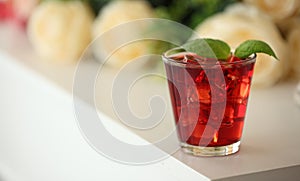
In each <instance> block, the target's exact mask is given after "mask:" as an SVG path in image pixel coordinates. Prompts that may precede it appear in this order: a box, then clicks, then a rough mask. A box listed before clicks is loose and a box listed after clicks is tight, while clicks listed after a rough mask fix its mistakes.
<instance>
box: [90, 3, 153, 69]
mask: <svg viewBox="0 0 300 181" xmlns="http://www.w3.org/2000/svg"><path fill="white" fill-rule="evenodd" d="M153 17H154V12H153V9H152V8H151V6H150V5H149V4H148V3H147V2H146V1H143V0H139V1H137V0H133V1H112V2H111V3H109V4H108V5H107V6H105V7H104V8H103V9H102V11H101V12H100V14H99V16H98V17H97V18H96V20H95V22H94V26H93V39H94V40H95V41H94V42H93V53H94V55H95V57H96V58H97V59H98V60H99V61H102V62H104V61H106V62H105V63H106V64H108V65H111V66H113V67H121V66H123V65H124V64H126V63H127V62H129V61H131V60H134V59H135V58H137V57H139V56H143V55H145V54H147V53H148V52H149V42H148V41H136V42H131V43H130V42H126V39H130V38H128V37H129V36H133V37H136V36H135V35H139V34H143V33H145V32H146V31H147V27H146V26H143V24H142V23H139V22H136V23H134V25H132V26H130V27H128V26H126V28H125V29H124V28H123V29H122V28H120V29H118V31H110V30H111V29H112V28H117V26H118V25H120V24H123V23H127V22H130V21H133V20H137V19H143V18H153ZM107 31H109V33H108V34H105V36H101V35H102V34H103V33H105V32H107ZM99 36H101V38H98V37H99ZM97 38H98V39H97ZM133 39H134V38H133ZM127 43H128V44H127ZM119 45H123V46H122V47H119ZM116 47H117V48H118V49H116ZM112 53H113V54H112ZM111 54H112V56H111V57H110V58H109V59H107V58H108V57H109V56H110V55H111Z"/></svg>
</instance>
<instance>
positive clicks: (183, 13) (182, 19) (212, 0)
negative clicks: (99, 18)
mask: <svg viewBox="0 0 300 181" xmlns="http://www.w3.org/2000/svg"><path fill="white" fill-rule="evenodd" d="M42 1H54V0H42ZM58 1H75V0H58ZM80 1H83V2H86V3H88V4H89V5H90V7H91V8H92V10H93V12H94V13H95V15H97V14H98V13H99V11H100V10H101V9H102V8H103V7H104V6H105V5H106V4H107V3H108V2H109V1H113V0H80ZM237 1H239V0H148V2H149V3H150V4H151V5H152V6H153V8H155V12H156V14H157V16H158V17H159V18H166V19H170V20H173V21H177V22H179V23H182V24H184V25H186V26H189V27H190V28H195V27H196V26H197V25H198V24H200V23H201V22H202V21H203V20H205V19H206V18H207V17H209V16H211V15H213V14H215V13H217V12H220V11H223V10H224V9H225V8H226V6H228V5H230V4H232V3H235V2H237ZM128 11H134V10H132V9H129V10H128Z"/></svg>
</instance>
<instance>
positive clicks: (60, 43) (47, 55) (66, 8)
mask: <svg viewBox="0 0 300 181" xmlns="http://www.w3.org/2000/svg"><path fill="white" fill-rule="evenodd" d="M92 23H93V15H92V12H91V10H90V9H89V8H88V6H86V5H85V4H83V3H82V2H80V1H69V2H61V1H46V2H44V3H42V4H40V5H39V6H38V7H37V8H36V9H35V11H34V12H33V14H32V16H31V18H30V20H29V25H28V36H29V40H30V41H31V43H32V45H33V47H34V49H35V50H36V52H37V53H38V54H39V55H40V56H41V57H42V58H43V59H45V60H48V61H50V62H59V63H70V62H74V61H77V60H78V59H79V58H80V56H81V54H82V53H83V51H84V50H85V48H86V47H87V45H88V44H89V43H90V41H91V27H92Z"/></svg>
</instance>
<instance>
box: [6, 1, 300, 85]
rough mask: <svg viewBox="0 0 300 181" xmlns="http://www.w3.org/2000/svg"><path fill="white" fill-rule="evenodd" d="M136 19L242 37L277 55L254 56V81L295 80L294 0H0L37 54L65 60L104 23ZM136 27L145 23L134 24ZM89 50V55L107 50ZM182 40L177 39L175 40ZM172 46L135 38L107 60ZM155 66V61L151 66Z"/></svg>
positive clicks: (298, 65) (120, 61)
mask: <svg viewBox="0 0 300 181" xmlns="http://www.w3.org/2000/svg"><path fill="white" fill-rule="evenodd" d="M142 18H164V19H168V20H173V21H176V22H179V23H182V24H184V25H186V26H188V27H189V28H191V29H193V30H195V32H197V33H198V34H199V35H200V36H201V37H211V38H219V39H223V40H224V41H227V42H228V43H229V44H230V45H231V47H233V49H234V48H235V47H236V45H238V44H239V43H241V42H242V41H244V40H246V39H260V40H264V41H266V42H267V43H269V44H270V45H271V47H272V48H273V49H274V50H275V51H276V54H277V55H278V57H279V59H280V61H274V59H273V58H271V57H269V56H266V55H259V56H258V60H257V65H256V70H255V74H254V80H253V84H254V86H255V87H264V88H265V87H270V86H272V85H274V84H276V83H277V82H280V81H284V80H286V79H287V78H288V77H289V78H291V77H292V78H293V79H299V78H300V1H299V0H189V1H186V0H168V1H167V0H138V1H135V0H81V1H78V0H1V1H0V21H2V22H9V23H13V24H15V25H17V26H18V27H19V28H20V29H22V31H24V32H26V36H28V39H29V41H30V43H31V45H32V46H33V49H34V51H35V53H36V54H38V55H39V56H40V57H41V60H45V61H47V62H50V63H53V64H58V65H62V66H66V65H68V64H73V63H76V62H77V61H78V60H79V58H80V56H81V55H82V53H83V51H84V50H85V48H86V47H87V46H88V45H89V44H90V43H91V42H92V41H93V40H95V39H96V37H98V36H99V35H101V34H102V33H104V32H106V31H108V30H109V29H111V28H112V27H115V26H117V25H119V24H122V23H126V22H129V21H132V20H136V19H142ZM136 31H140V32H141V33H143V32H144V31H147V30H145V28H141V29H140V30H138V29H137V30H136ZM118 36H120V37H119V38H121V36H124V35H123V34H122V35H116V37H114V38H113V39H109V40H108V41H107V42H105V43H106V46H105V47H101V53H100V52H99V49H97V48H93V50H92V54H93V55H94V57H95V59H96V60H99V61H100V62H101V60H102V59H104V58H106V56H107V55H108V54H109V53H110V51H111V50H110V49H109V45H110V44H114V41H116V40H117V39H118ZM182 43H184V42H182ZM170 47H172V45H170V44H167V43H163V42H158V43H157V42H156V43H149V42H143V41H141V42H137V43H133V44H130V45H128V46H125V47H122V48H121V49H120V50H118V51H117V52H116V53H115V54H114V56H113V57H111V59H112V60H111V61H108V65H109V66H111V67H113V68H119V67H121V66H123V65H124V64H126V63H128V62H129V61H131V60H133V59H134V58H136V57H138V56H141V55H143V54H145V53H156V54H161V53H162V52H164V51H165V50H166V49H168V48H170ZM157 66H158V67H161V66H162V65H157Z"/></svg>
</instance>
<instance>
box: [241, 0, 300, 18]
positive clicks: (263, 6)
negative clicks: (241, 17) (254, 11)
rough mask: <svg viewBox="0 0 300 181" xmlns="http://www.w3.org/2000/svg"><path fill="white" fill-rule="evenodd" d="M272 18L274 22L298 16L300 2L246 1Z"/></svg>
mask: <svg viewBox="0 0 300 181" xmlns="http://www.w3.org/2000/svg"><path fill="white" fill-rule="evenodd" d="M244 1H245V2H246V3H249V4H252V5H254V6H256V7H257V8H259V9H260V10H261V11H263V12H265V13H266V14H268V15H269V16H271V17H272V18H273V19H274V20H276V21H277V20H283V19H285V18H288V17H291V16H293V15H294V14H296V13H297V12H298V11H299V9H300V1H299V0H244Z"/></svg>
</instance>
